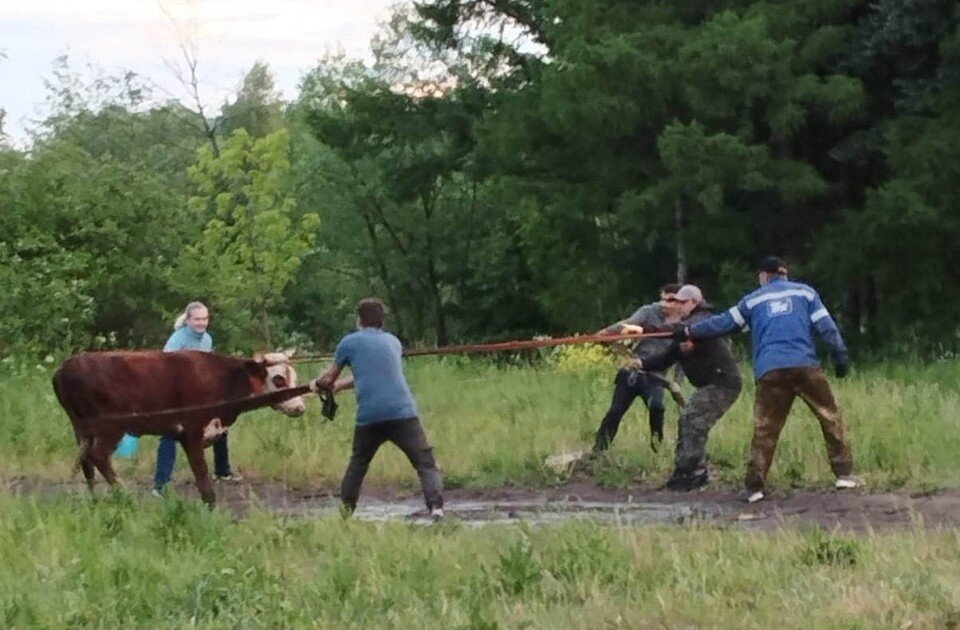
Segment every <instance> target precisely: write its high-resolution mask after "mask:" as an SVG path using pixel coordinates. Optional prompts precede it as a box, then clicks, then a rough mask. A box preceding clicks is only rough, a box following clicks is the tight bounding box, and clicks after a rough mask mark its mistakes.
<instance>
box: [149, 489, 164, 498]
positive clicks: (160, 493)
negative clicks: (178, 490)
mask: <svg viewBox="0 0 960 630" xmlns="http://www.w3.org/2000/svg"><path fill="white" fill-rule="evenodd" d="M150 496H151V497H153V498H155V499H162V498H163V490H157V489H156V488H154V489H153V490H151V491H150Z"/></svg>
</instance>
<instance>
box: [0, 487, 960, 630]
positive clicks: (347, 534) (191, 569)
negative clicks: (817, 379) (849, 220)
mask: <svg viewBox="0 0 960 630" xmlns="http://www.w3.org/2000/svg"><path fill="white" fill-rule="evenodd" d="M0 514H3V517H2V518H0V566H2V567H3V569H4V570H3V571H0V622H2V623H3V624H4V627H7V628H19V627H29V628H63V627H100V628H118V627H150V628H156V627H165V628H183V627H192V626H201V627H205V628H242V627H270V628H284V627H311V626H312V627H324V628H332V627H375V628H410V627H445V628H497V627H501V628H559V627H570V628H614V627H624V628H640V627H715V628H770V627H777V628H817V627H843V628H880V627H884V628H887V627H889V628H946V627H956V625H957V624H958V623H960V578H958V574H957V566H958V564H960V531H958V530H954V531H953V532H939V533H930V532H926V531H922V530H919V529H918V530H909V531H902V532H899V533H895V534H885V535H877V534H874V535H869V536H865V537H854V536H847V535H842V534H838V533H827V532H823V531H820V530H812V531H807V532H797V531H786V532H776V533H765V534H747V533H743V532H738V531H734V530H723V529H718V528H712V527H697V526H693V527H687V528H670V529H662V528H645V529H618V528H612V527H603V526H600V525H597V524H592V523H586V522H571V523H568V524H566V525H562V526H555V527H539V528H525V527H488V528H484V529H481V530H471V529H466V528H463V527H460V526H458V525H457V524H456V523H452V522H451V523H444V524H441V525H437V526H430V527H421V526H412V525H404V524H398V523H394V524H373V523H369V522H359V521H341V520H340V519H338V518H327V519H306V518H299V519H281V518H278V517H275V516H272V515H269V514H264V513H254V514H252V515H251V516H249V517H248V518H246V519H244V520H242V521H240V522H235V521H234V520H233V519H232V518H231V516H230V515H229V514H227V513H226V512H223V511H220V510H215V511H212V512H211V511H208V510H206V509H205V508H203V507H202V506H201V505H200V504H199V503H198V502H196V501H183V500H179V499H175V498H174V499H172V500H168V501H164V502H158V501H151V502H144V503H137V502H136V501H135V500H134V499H132V498H131V496H130V495H125V494H117V495H113V496H110V497H108V498H105V499H101V500H98V501H96V502H93V501H90V500H88V499H86V498H83V499H81V498H69V497H64V498H60V499H54V500H52V501H49V500H48V501H45V502H44V503H42V504H38V503H36V502H35V501H34V500H31V499H21V498H11V497H5V496H3V495H0Z"/></svg>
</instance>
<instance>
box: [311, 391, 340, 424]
mask: <svg viewBox="0 0 960 630" xmlns="http://www.w3.org/2000/svg"><path fill="white" fill-rule="evenodd" d="M311 385H312V384H311ZM317 393H318V395H319V396H320V401H321V402H322V403H323V406H322V407H321V408H320V415H321V416H323V417H324V418H326V419H327V420H333V419H334V418H335V417H336V416H337V407H339V405H337V401H336V400H334V398H333V391H331V390H329V389H321V390H320V391H319V392H317Z"/></svg>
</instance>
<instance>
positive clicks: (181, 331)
mask: <svg viewBox="0 0 960 630" xmlns="http://www.w3.org/2000/svg"><path fill="white" fill-rule="evenodd" d="M177 350H200V351H201V352H210V351H212V350H213V338H212V337H211V336H210V333H208V332H206V331H204V332H202V333H198V332H197V331H195V330H194V329H193V328H190V327H189V326H183V327H182V328H178V329H177V330H176V331H174V333H173V334H172V335H170V338H169V339H167V343H166V345H164V346H163V351H164V352H176V351H177Z"/></svg>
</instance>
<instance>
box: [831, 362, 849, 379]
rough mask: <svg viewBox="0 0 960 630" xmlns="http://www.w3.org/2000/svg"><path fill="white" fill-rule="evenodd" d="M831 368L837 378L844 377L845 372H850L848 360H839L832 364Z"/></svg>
mask: <svg viewBox="0 0 960 630" xmlns="http://www.w3.org/2000/svg"><path fill="white" fill-rule="evenodd" d="M833 370H834V372H835V373H836V375H837V378H845V377H846V376H847V374H849V373H850V362H849V361H839V362H838V363H836V364H835V365H834V366H833Z"/></svg>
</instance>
